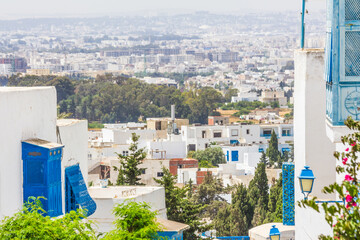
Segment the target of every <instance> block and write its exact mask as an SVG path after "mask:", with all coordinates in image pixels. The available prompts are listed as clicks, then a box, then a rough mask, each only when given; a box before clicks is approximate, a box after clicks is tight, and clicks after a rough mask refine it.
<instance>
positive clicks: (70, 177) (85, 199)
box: [65, 164, 96, 216]
mask: <svg viewBox="0 0 360 240" xmlns="http://www.w3.org/2000/svg"><path fill="white" fill-rule="evenodd" d="M65 177H66V180H65V183H66V186H65V189H66V190H67V192H66V194H65V204H66V207H65V209H66V210H67V211H71V210H75V209H77V208H79V207H81V208H82V209H86V210H87V216H90V215H92V214H93V213H94V212H95V211H96V203H95V201H94V200H93V199H92V198H91V197H90V195H89V192H88V190H87V187H86V184H85V181H84V178H83V175H82V173H81V170H80V166H79V164H76V165H73V166H70V167H67V168H66V169H65Z"/></svg>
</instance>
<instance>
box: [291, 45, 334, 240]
mask: <svg viewBox="0 0 360 240" xmlns="http://www.w3.org/2000/svg"><path fill="white" fill-rule="evenodd" d="M325 90H326V89H325V80H324V50H322V49H321V50H320V49H305V50H297V51H295V93H294V150H295V152H294V154H295V202H297V201H299V200H301V199H303V198H304V197H303V195H302V193H301V190H300V185H299V181H298V178H297V177H298V176H299V175H300V172H301V170H302V169H303V167H304V166H305V165H307V166H310V168H311V169H312V170H313V172H314V175H315V177H316V180H315V183H314V188H313V192H312V194H311V195H312V196H317V197H318V198H320V199H332V198H333V196H329V195H325V194H323V193H321V190H322V188H323V187H324V186H327V185H329V184H331V183H334V182H335V179H336V174H335V166H336V160H335V158H334V157H333V152H334V150H335V146H334V144H333V143H332V142H331V141H330V140H329V138H328V137H327V135H326V123H325V122H326V91H325ZM308 211H310V210H307V209H304V208H299V207H297V204H296V203H295V226H296V231H295V234H296V236H295V238H296V239H317V238H318V235H320V234H329V233H330V232H327V231H330V230H331V229H330V227H329V226H328V225H327V223H326V222H325V218H324V217H323V215H322V214H318V215H315V214H313V215H311V216H313V217H314V218H316V224H314V221H311V220H310V219H309V218H310V215H309V214H308ZM306 216H307V217H306ZM313 220H314V219H313Z"/></svg>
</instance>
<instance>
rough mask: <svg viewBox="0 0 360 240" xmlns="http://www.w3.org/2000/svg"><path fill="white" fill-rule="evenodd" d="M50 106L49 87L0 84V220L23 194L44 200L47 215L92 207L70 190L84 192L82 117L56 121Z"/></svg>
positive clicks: (17, 205) (52, 97) (53, 104)
mask: <svg viewBox="0 0 360 240" xmlns="http://www.w3.org/2000/svg"><path fill="white" fill-rule="evenodd" d="M56 109H57V108H56V90H55V88H54V87H35V88H0V115H1V116H3V117H2V118H1V119H0V124H1V127H0V128H1V129H0V131H1V132H2V133H3V134H4V136H6V137H3V138H1V140H0V145H1V147H0V150H1V151H0V218H2V217H4V216H9V215H12V214H14V213H15V212H16V211H18V210H19V209H21V207H22V205H23V202H24V201H26V200H27V196H35V197H37V196H43V197H45V198H47V200H43V204H44V208H45V210H47V211H48V214H49V215H50V216H58V215H61V214H63V213H65V212H68V211H70V210H72V209H76V208H77V207H78V205H81V207H87V208H92V209H89V212H92V210H94V209H95V208H96V205H94V204H93V203H94V202H93V201H92V200H91V198H90V200H86V201H84V199H83V198H82V197H79V196H80V195H77V194H75V193H79V192H74V191H81V194H82V196H88V193H87V190H86V185H85V184H82V183H81V182H80V179H83V178H84V177H85V179H84V181H85V182H86V176H87V174H86V172H87V154H86V148H87V139H88V137H87V129H86V128H87V121H77V120H60V121H59V122H58V123H57V111H56ZM70 168H71V169H72V172H71V173H70V172H69V169H70ZM9 169H11V171H9ZM82 173H85V174H82ZM70 175H71V176H70ZM74 176H75V177H76V179H77V180H76V181H74V179H70V180H68V178H69V177H74ZM50 183H51V184H52V185H49V184H50ZM74 188H77V189H78V190H73V189H74ZM70 195H73V196H75V195H76V196H75V198H74V199H70V198H69V197H68V196H70ZM71 201H72V203H73V204H71V203H70V202H71ZM76 204H77V205H76Z"/></svg>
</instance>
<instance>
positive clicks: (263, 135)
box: [260, 134, 271, 138]
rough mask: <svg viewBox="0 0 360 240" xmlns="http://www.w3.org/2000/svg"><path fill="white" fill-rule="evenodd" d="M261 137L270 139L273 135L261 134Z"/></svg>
mask: <svg viewBox="0 0 360 240" xmlns="http://www.w3.org/2000/svg"><path fill="white" fill-rule="evenodd" d="M260 137H264V138H270V137H271V134H260Z"/></svg>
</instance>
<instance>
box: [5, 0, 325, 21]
mask: <svg viewBox="0 0 360 240" xmlns="http://www.w3.org/2000/svg"><path fill="white" fill-rule="evenodd" d="M301 1H302V0H216V1H215V0H176V1H175V0H56V1H55V0H9V1H5V0H4V1H2V3H1V7H0V18H2V19H4V18H22V17H44V16H47V17H48V16H104V15H110V16H116V15H122V14H124V13H125V14H136V13H149V14H151V13H152V12H155V11H156V12H167V11H169V12H171V13H174V12H177V11H179V12H186V11H194V10H197V11H200V10H203V11H211V12H232V13H236V12H239V13H241V12H242V11H246V12H247V11H249V10H250V11H254V10H257V11H283V10H299V11H300V8H301ZM309 1H310V2H309V5H310V6H314V8H316V9H319V8H324V6H325V4H324V3H325V0H309ZM315 5H316V6H315ZM310 6H309V7H310Z"/></svg>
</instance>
